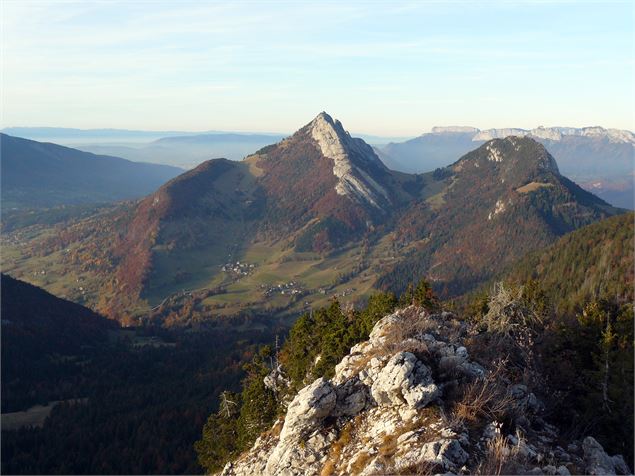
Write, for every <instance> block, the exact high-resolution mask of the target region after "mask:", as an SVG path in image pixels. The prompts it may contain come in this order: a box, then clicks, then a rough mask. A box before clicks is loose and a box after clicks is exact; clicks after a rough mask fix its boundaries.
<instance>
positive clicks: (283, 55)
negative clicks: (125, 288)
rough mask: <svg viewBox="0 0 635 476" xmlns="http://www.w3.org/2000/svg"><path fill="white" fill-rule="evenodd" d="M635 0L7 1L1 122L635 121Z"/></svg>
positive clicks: (204, 126) (373, 125) (419, 127)
mask: <svg viewBox="0 0 635 476" xmlns="http://www.w3.org/2000/svg"><path fill="white" fill-rule="evenodd" d="M633 5H634V2H632V1H619V2H618V1H610V0H609V1H602V2H585V1H582V0H578V1H508V2H505V1H498V2H495V1H478V2H476V1H475V2H468V1H451V0H450V1H443V2H440V1H436V2H426V1H415V2H392V1H391V2H383V1H367V2H359V1H349V2H342V1H339V2H334V1H328V0H321V1H319V2H301V1H277V2H263V1H245V0H243V1H240V0H234V1H232V2H204V1H180V2H175V1H142V0H137V1H121V2H118V1H114V0H110V1H99V2H98V1H88V0H84V1H82V2H67V1H30V0H2V1H0V9H1V10H2V11H1V12H0V14H1V15H0V17H1V26H2V32H1V34H2V38H1V40H2V41H1V46H0V48H1V58H0V61H1V70H0V73H1V75H2V76H1V78H0V83H1V88H2V91H1V95H0V98H1V99H0V100H1V103H2V104H1V106H2V107H1V112H0V123H1V125H2V127H10V126H52V127H76V128H103V127H109V128H110V127H111V128H128V129H147V130H188V131H199V130H200V131H204V130H232V131H261V132H292V131H294V130H296V129H298V128H299V127H300V126H302V125H304V124H306V123H307V122H309V121H310V120H311V119H312V118H313V117H314V116H315V115H317V114H318V113H319V112H320V111H323V110H325V111H327V112H329V113H330V114H331V115H332V116H333V117H336V118H339V119H340V120H341V121H342V123H343V124H344V126H345V127H346V128H347V129H349V130H352V131H357V132H363V133H367V134H376V135H391V136H412V135H418V134H420V133H423V132H426V131H428V130H429V129H430V128H431V127H432V126H436V125H470V126H475V127H479V128H482V129H484V128H491V127H523V128H532V127H537V126H539V125H543V126H555V125H561V126H574V127H581V126H588V125H601V126H604V127H614V128H620V129H630V130H633V129H635V119H634V112H633V111H635V91H634V84H635V73H634V72H635V60H634V49H635V36H634V23H635V10H634V8H635V7H634V6H633Z"/></svg>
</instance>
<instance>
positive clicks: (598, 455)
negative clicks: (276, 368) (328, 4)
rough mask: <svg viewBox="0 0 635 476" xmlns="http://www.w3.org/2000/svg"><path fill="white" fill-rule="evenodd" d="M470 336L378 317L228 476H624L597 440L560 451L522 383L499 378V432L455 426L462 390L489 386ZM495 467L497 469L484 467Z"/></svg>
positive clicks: (417, 321)
mask: <svg viewBox="0 0 635 476" xmlns="http://www.w3.org/2000/svg"><path fill="white" fill-rule="evenodd" d="M467 334H468V328H467V326H466V325H465V324H464V323H461V322H460V321H458V320H457V319H456V318H455V317H454V315H453V314H450V313H441V314H435V315H428V314H427V313H426V312H425V311H423V310H421V309H417V308H414V307H410V308H406V309H403V310H399V311H397V312H395V313H393V314H391V315H389V316H386V317H384V318H383V319H382V320H380V321H379V322H378V323H377V324H376V325H375V327H374V329H373V331H372V332H371V334H370V337H369V339H368V341H366V342H363V343H360V344H357V345H355V346H354V347H353V348H352V349H351V350H350V352H349V354H348V355H347V356H346V357H344V358H343V359H342V361H341V362H340V363H339V364H338V365H337V366H336V368H335V375H334V376H333V378H331V379H325V378H319V379H317V380H315V381H314V382H313V383H311V384H309V385H307V386H306V387H304V388H303V389H302V390H300V391H299V392H298V394H297V395H296V396H295V398H293V400H292V401H291V402H290V403H289V405H288V407H287V412H286V416H285V418H284V420H281V421H278V422H276V424H275V425H274V427H273V428H272V429H271V430H270V431H269V432H267V433H266V434H264V435H263V436H261V437H260V438H259V439H258V440H257V441H256V443H255V444H254V446H253V447H252V449H251V450H249V451H248V452H246V453H245V454H243V455H242V456H241V457H240V458H239V459H238V460H237V461H235V462H232V463H229V464H228V465H227V466H226V467H225V468H224V470H223V474H224V475H245V476H247V475H249V476H251V475H253V474H264V475H288V476H291V475H326V474H360V475H374V474H395V473H399V474H413V473H418V474H435V473H443V474H470V473H473V472H478V473H480V474H487V471H488V468H489V466H487V464H494V463H495V467H498V468H499V469H500V468H502V467H504V468H507V471H512V472H514V473H515V474H553V475H556V474H557V475H567V474H581V473H586V474H629V473H630V471H629V468H628V466H627V465H626V464H625V462H624V460H623V458H622V457H621V456H613V457H611V456H609V455H607V454H606V452H605V451H604V450H603V448H602V447H601V445H600V444H599V443H598V442H597V441H595V440H594V439H593V438H590V437H589V438H586V439H585V440H584V442H582V443H579V442H573V443H572V444H571V445H569V446H568V447H567V449H566V450H565V449H563V448H562V447H560V446H558V444H557V443H558V441H559V435H558V431H557V429H556V428H555V427H553V426H551V425H549V424H548V423H546V422H545V421H544V420H543V419H542V413H543V409H544V407H543V405H542V403H541V402H540V400H539V399H538V398H537V397H536V395H535V394H534V393H533V392H532V391H531V389H530V388H528V386H527V385H525V384H523V383H515V382H511V381H507V379H506V378H503V377H499V376H496V375H494V380H496V383H497V385H498V387H497V388H502V389H503V391H502V393H500V392H499V393H500V395H498V396H497V397H496V398H500V400H501V401H500V402H499V405H503V404H504V405H507V409H508V413H506V414H507V415H508V417H507V418H506V421H505V422H504V423H502V422H497V421H493V420H488V419H487V418H488V417H487V414H485V415H484V416H483V415H478V412H477V413H476V415H477V419H476V420H473V421H471V422H470V425H468V424H466V420H465V418H466V417H461V415H460V414H459V413H455V414H452V409H453V408H454V406H453V404H452V403H451V402H455V403H456V401H457V391H458V390H457V389H461V388H466V386H468V387H469V386H470V385H476V384H478V383H479V382H485V381H487V379H488V376H489V375H493V374H491V372H492V371H488V370H487V369H485V368H483V367H482V366H481V365H480V364H479V363H477V362H474V361H473V360H471V359H470V354H469V351H468V348H467V347H466V346H465V345H463V344H464V340H465V338H466V336H467ZM499 380H500V382H499ZM482 388H483V389H486V388H487V387H485V386H484V387H482ZM458 397H459V398H460V395H459V396H458ZM475 398H476V399H477V397H475ZM472 404H474V402H473V401H468V402H467V405H468V406H469V405H472ZM485 413H487V412H485ZM496 455H498V456H497V457H499V458H503V459H504V461H502V460H501V461H495V462H494V463H491V461H490V460H491V459H492V458H494V457H495V456H496ZM496 465H499V466H496Z"/></svg>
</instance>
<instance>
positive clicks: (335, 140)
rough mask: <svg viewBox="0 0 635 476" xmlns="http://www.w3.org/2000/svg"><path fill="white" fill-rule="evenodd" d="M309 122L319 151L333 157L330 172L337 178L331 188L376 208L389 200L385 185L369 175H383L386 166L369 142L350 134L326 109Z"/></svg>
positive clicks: (330, 157) (385, 171)
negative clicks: (333, 186)
mask: <svg viewBox="0 0 635 476" xmlns="http://www.w3.org/2000/svg"><path fill="white" fill-rule="evenodd" d="M309 126H310V129H311V137H312V138H313V139H314V140H315V142H317V144H318V146H319V147H320V150H321V151H322V155H324V156H325V157H328V158H329V159H331V160H333V175H335V176H336V177H337V178H338V182H337V185H336V186H335V190H336V191H337V193H338V194H339V195H345V196H348V197H351V198H352V199H354V200H356V201H358V202H359V203H362V204H370V205H372V206H374V207H377V208H382V205H386V204H389V203H390V198H389V194H388V192H387V191H386V189H385V188H384V187H383V186H382V185H380V184H379V183H378V182H377V181H376V180H375V179H374V178H373V175H375V177H377V176H379V175H384V176H385V175H386V173H387V169H386V166H385V165H384V164H383V163H382V161H381V160H379V157H377V154H375V152H374V151H373V148H372V147H371V146H369V145H368V144H366V142H364V141H363V140H362V139H355V138H353V137H351V136H350V134H349V133H348V132H346V131H345V130H344V128H343V127H342V123H341V122H340V121H338V120H335V121H334V120H333V119H332V118H331V116H329V115H328V114H327V113H326V112H321V113H320V114H318V116H317V117H316V118H315V119H314V120H313V121H311V123H310V124H309ZM379 180H381V178H379Z"/></svg>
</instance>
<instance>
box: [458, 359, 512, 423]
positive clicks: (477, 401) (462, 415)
mask: <svg viewBox="0 0 635 476" xmlns="http://www.w3.org/2000/svg"><path fill="white" fill-rule="evenodd" d="M504 369H505V362H504V361H503V362H499V363H498V365H497V366H496V367H495V368H494V370H493V371H492V372H490V373H488V374H487V375H485V376H484V377H483V378H480V379H477V380H475V381H473V382H471V383H469V384H466V385H465V387H464V391H463V394H462V397H461V399H460V400H459V401H457V402H456V403H455V404H454V407H453V409H452V417H453V418H452V419H453V425H459V426H460V425H461V424H467V425H470V426H475V425H476V424H477V423H478V422H479V421H481V420H489V421H491V420H499V421H502V420H505V419H508V418H510V417H512V415H513V412H514V411H515V408H516V407H515V402H514V399H513V398H512V397H511V395H510V394H509V393H508V392H507V387H506V386H505V384H504V382H503V379H502V374H503V371H504Z"/></svg>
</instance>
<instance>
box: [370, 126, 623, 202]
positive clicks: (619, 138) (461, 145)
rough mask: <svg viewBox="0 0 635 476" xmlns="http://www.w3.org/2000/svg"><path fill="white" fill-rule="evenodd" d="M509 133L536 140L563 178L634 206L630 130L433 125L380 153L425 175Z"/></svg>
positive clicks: (406, 169)
mask: <svg viewBox="0 0 635 476" xmlns="http://www.w3.org/2000/svg"><path fill="white" fill-rule="evenodd" d="M510 135H513V136H518V137H531V138H533V139H535V140H537V141H538V142H540V143H542V144H543V145H544V146H545V147H546V148H547V150H548V151H549V152H550V153H551V154H553V156H554V157H555V158H556V160H557V161H558V165H559V166H560V170H561V171H562V173H563V174H565V175H566V176H568V177H570V178H571V179H573V180H574V181H576V182H577V183H579V184H580V185H582V186H583V187H584V188H585V189H587V190H591V191H593V192H594V193H596V194H598V196H600V197H602V198H604V199H605V200H607V201H608V202H610V203H612V204H613V205H616V206H621V207H625V208H631V209H632V208H634V200H635V198H634V194H635V189H634V188H633V180H634V176H633V171H634V170H635V163H634V161H635V135H634V134H633V133H632V132H630V131H625V130H618V129H604V128H602V127H584V128H572V127H538V128H535V129H531V130H526V129H517V128H507V129H488V130H479V129H476V128H473V127H464V126H458V127H434V128H432V132H430V133H426V134H423V135H421V136H419V137H417V138H414V139H411V140H408V141H405V142H401V143H391V144H388V145H386V146H385V147H382V148H380V149H379V154H380V156H381V157H382V159H383V160H384V161H385V162H386V164H387V165H388V166H389V167H391V168H393V169H395V170H401V171H404V172H410V173H420V172H427V171H430V170H434V169H435V168H437V167H442V166H444V165H445V164H447V163H448V161H450V160H451V158H452V157H458V156H460V155H462V154H464V153H467V152H468V151H470V150H471V149H473V148H474V147H475V146H478V145H480V144H483V143H484V142H485V141H488V140H491V139H494V138H504V137H507V136H510Z"/></svg>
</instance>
